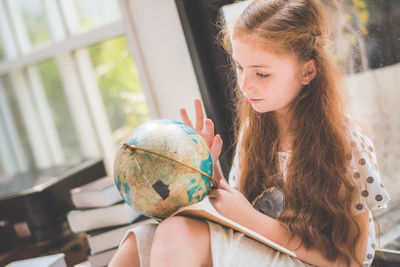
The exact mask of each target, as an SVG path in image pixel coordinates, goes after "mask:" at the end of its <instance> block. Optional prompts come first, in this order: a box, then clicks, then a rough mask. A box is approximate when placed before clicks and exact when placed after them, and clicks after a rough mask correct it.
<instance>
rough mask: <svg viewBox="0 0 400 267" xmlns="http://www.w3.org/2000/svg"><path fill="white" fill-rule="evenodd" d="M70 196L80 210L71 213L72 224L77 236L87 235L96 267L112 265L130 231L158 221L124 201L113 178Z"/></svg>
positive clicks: (108, 177) (68, 216)
mask: <svg viewBox="0 0 400 267" xmlns="http://www.w3.org/2000/svg"><path fill="white" fill-rule="evenodd" d="M70 193H71V200H72V202H73V204H74V206H75V207H76V210H72V211H70V212H69V213H68V214H67V219H68V223H69V226H70V228H71V230H72V231H73V232H74V233H80V232H85V233H86V237H87V240H88V243H89V248H90V251H89V255H88V260H89V262H90V263H91V266H92V267H97V266H107V265H108V263H109V262H110V260H111V258H112V257H113V255H114V254H115V252H116V250H117V248H118V245H119V243H120V242H121V239H122V238H123V236H124V234H125V232H126V231H127V230H128V229H130V228H132V227H135V226H137V225H139V224H144V223H150V222H153V221H154V220H153V219H149V218H147V217H145V216H141V214H140V213H138V212H137V211H135V210H134V209H132V208H131V207H129V206H128V205H127V204H126V203H125V202H123V200H122V197H121V195H120V193H119V192H118V189H117V187H116V186H115V184H114V179H113V177H110V176H107V177H103V178H101V179H98V180H96V181H93V182H91V183H88V184H86V185H83V186H80V187H77V188H74V189H72V190H71V191H70Z"/></svg>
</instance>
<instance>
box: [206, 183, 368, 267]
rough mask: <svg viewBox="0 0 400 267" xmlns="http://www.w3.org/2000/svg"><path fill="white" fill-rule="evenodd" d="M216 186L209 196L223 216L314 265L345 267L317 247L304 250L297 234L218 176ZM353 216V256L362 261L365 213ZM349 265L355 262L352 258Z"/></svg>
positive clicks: (364, 238)
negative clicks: (357, 229)
mask: <svg viewBox="0 0 400 267" xmlns="http://www.w3.org/2000/svg"><path fill="white" fill-rule="evenodd" d="M220 188H221V189H218V190H212V192H211V193H210V194H209V198H210V200H211V203H212V204H213V206H214V207H215V208H216V209H217V211H218V212H220V213H221V214H222V215H224V216H225V217H228V218H229V219H231V220H233V221H235V222H237V223H239V224H241V225H243V226H245V227H246V228H249V229H251V230H253V231H255V232H257V233H259V234H261V235H262V236H265V237H266V238H268V239H270V240H272V241H274V242H275V243H277V244H279V245H281V246H283V247H285V248H287V249H290V250H292V251H295V253H296V255H297V257H298V258H299V259H300V260H302V261H304V262H306V263H309V264H312V265H316V266H345V263H344V262H341V261H336V262H331V261H329V260H327V259H326V258H325V257H324V256H323V255H322V253H321V252H320V251H319V250H318V249H306V248H305V247H304V246H301V240H300V238H299V237H296V236H295V237H294V238H293V239H290V234H289V232H288V230H287V228H286V227H285V225H283V224H282V223H281V222H279V221H278V220H275V219H273V218H271V217H269V216H267V215H264V214H263V213H260V212H259V211H257V210H256V209H254V208H253V206H252V205H251V204H250V203H249V202H248V201H247V199H246V198H245V197H244V196H243V195H242V193H240V192H239V191H238V190H236V189H235V188H233V187H232V186H230V185H228V184H227V182H226V181H225V180H224V179H221V183H220ZM355 219H356V220H357V222H358V224H359V225H360V229H361V235H360V239H359V240H358V244H357V248H356V257H357V259H358V260H359V261H360V262H361V263H362V262H363V260H364V257H365V253H366V246H367V241H368V227H369V226H368V220H369V218H368V212H363V213H360V214H358V215H355ZM343 234H346V233H343ZM353 261H354V260H353ZM351 266H359V265H357V263H356V262H355V261H354V262H352V264H351Z"/></svg>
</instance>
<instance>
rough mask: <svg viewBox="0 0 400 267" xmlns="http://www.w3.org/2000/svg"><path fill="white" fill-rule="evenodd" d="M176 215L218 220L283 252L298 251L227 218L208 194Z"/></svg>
mask: <svg viewBox="0 0 400 267" xmlns="http://www.w3.org/2000/svg"><path fill="white" fill-rule="evenodd" d="M175 215H182V216H188V217H195V218H200V219H207V220H210V221H213V222H216V223H218V224H221V225H223V226H226V227H228V228H232V229H233V230H236V231H239V232H242V233H243V234H244V235H246V236H248V237H250V238H253V239H255V240H257V241H259V242H261V243H263V244H265V245H267V246H269V247H271V248H274V249H276V250H278V251H280V252H283V253H285V254H287V255H290V256H292V257H296V253H295V252H294V251H291V250H289V249H287V248H285V247H283V246H281V245H279V244H277V243H275V242H273V241H272V240H269V239H268V238H266V237H264V236H262V235H260V234H259V233H257V232H255V231H253V230H251V229H248V228H246V227H244V226H242V225H240V224H238V223H236V222H234V221H232V220H230V219H228V218H226V217H225V216H222V215H221V214H220V213H219V212H218V211H217V210H216V209H215V208H214V206H213V205H212V204H211V202H210V200H209V198H208V196H206V197H205V198H204V199H203V200H201V201H200V202H197V203H195V204H193V205H189V206H186V207H183V208H180V209H179V210H178V211H176V212H175V213H173V214H172V215H171V216H175Z"/></svg>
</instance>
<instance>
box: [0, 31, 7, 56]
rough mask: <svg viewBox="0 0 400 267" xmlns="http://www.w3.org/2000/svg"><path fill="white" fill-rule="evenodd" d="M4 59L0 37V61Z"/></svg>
mask: <svg viewBox="0 0 400 267" xmlns="http://www.w3.org/2000/svg"><path fill="white" fill-rule="evenodd" d="M5 58H6V57H5V53H4V48H3V40H1V36H0V61H2V60H4V59H5Z"/></svg>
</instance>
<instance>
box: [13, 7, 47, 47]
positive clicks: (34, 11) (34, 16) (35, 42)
mask: <svg viewBox="0 0 400 267" xmlns="http://www.w3.org/2000/svg"><path fill="white" fill-rule="evenodd" d="M16 4H18V9H19V11H20V12H21V15H22V18H23V23H24V26H25V27H26V29H27V33H28V37H29V40H30V42H31V45H32V47H36V46H39V45H41V44H44V43H47V42H49V41H50V39H51V37H50V32H49V28H48V26H47V22H46V16H45V14H44V9H43V5H42V1H41V0H18V1H17V2H16Z"/></svg>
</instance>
